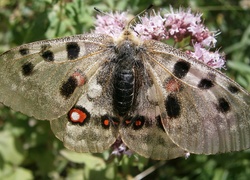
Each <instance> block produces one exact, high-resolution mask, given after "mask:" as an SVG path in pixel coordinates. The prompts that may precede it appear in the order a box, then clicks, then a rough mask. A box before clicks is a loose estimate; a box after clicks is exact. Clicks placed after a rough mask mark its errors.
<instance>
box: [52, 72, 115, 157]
mask: <svg viewBox="0 0 250 180" xmlns="http://www.w3.org/2000/svg"><path fill="white" fill-rule="evenodd" d="M100 69H102V68H101V67H100V68H99V69H98V70H97V71H96V73H95V74H94V75H93V76H92V77H91V78H90V79H89V81H88V89H86V93H84V94H82V96H81V97H80V98H79V100H78V101H77V103H76V104H75V106H74V107H73V108H72V109H71V110H70V111H69V112H68V114H67V115H64V116H62V117H60V118H59V119H56V120H52V121H50V124H51V128H52V131H53V132H54V134H55V135H56V137H57V138H58V139H60V140H61V141H62V142H63V143H64V146H65V147H67V148H68V149H70V150H73V151H76V152H92V153H98V152H103V151H104V150H107V149H108V148H110V146H111V145H112V144H113V143H114V142H115V140H116V138H117V136H118V125H119V121H118V119H116V118H114V116H113V114H112V112H113V107H112V102H110V101H112V99H111V98H110V97H109V94H108V93H106V91H107V90H108V89H106V88H109V86H104V84H105V83H108V81H109V79H108V78H107V76H105V75H106V74H105V73H104V74H103V72H100V71H101V70H100ZM97 76H99V77H97ZM104 77H106V78H105V79H106V81H105V82H104V84H102V85H101V84H100V83H99V82H100V79H101V80H103V78H104Z"/></svg>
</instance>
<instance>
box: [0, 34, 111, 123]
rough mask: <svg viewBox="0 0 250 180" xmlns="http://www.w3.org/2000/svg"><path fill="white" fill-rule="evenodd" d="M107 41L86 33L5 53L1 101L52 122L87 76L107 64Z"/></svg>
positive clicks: (0, 73)
mask: <svg viewBox="0 0 250 180" xmlns="http://www.w3.org/2000/svg"><path fill="white" fill-rule="evenodd" d="M110 42H112V38H110V37H109V36H105V35H93V34H92V35H91V34H86V35H78V36H71V37H67V38H61V39H55V40H48V41H39V42H35V43H30V44H26V45H22V46H20V47H17V48H14V49H12V50H9V51H7V52H5V53H4V54H2V55H1V56H0V60H1V61H0V76H1V79H0V83H1V86H0V92H1V94H0V101H1V102H3V103H4V104H5V105H7V106H10V107H12V108H13V109H15V110H17V111H20V112H22V113H24V114H27V115H29V116H34V117H35V118H37V119H48V120H51V119H55V118H58V117H60V116H62V115H64V114H66V112H67V111H68V110H69V109H70V108H71V107H72V106H73V105H74V104H75V102H76V101H77V99H78V98H79V96H80V95H81V93H82V92H83V89H84V85H85V83H86V82H87V80H88V77H91V76H92V75H93V73H94V72H95V70H96V69H97V68H99V67H100V65H101V64H102V63H103V62H104V61H106V56H107V55H108V52H107V51H105V49H104V47H106V45H107V44H109V43H110ZM104 44H105V45H104ZM105 52H106V54H105ZM100 53H101V55H99V54H100ZM97 58H98V61H96V59H97ZM94 62H95V63H94ZM6 94H8V95H6Z"/></svg>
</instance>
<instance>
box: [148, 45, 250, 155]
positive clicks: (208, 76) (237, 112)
mask: <svg viewBox="0 0 250 180" xmlns="http://www.w3.org/2000/svg"><path fill="white" fill-rule="evenodd" d="M145 48H146V49H147V55H148V56H150V60H151V61H150V63H151V65H152V66H153V67H154V71H155V72H156V74H157V75H156V77H159V79H160V81H155V84H158V87H159V91H158V93H159V94H162V95H163V96H164V98H163V99H160V98H158V102H159V107H160V111H161V118H162V123H163V127H164V129H165V130H166V132H167V134H168V135H169V137H170V139H171V140H173V142H174V143H176V144H177V145H178V146H180V147H181V148H184V149H185V150H187V151H189V152H192V153H198V154H214V153H222V152H230V151H238V150H243V149H247V148H249V147H250V141H249V135H250V106H249V105H250V95H249V93H247V92H246V91H244V90H243V89H242V88H241V87H240V86H239V85H238V84H236V83H235V82H233V81H232V80H230V79H229V78H227V77H226V76H224V75H223V74H222V73H220V72H218V71H216V70H214V69H212V68H210V67H208V66H207V65H205V64H203V63H201V62H198V61H196V60H194V59H192V58H190V57H188V56H187V55H185V54H184V53H182V52H180V51H178V50H176V49H174V48H172V47H169V46H167V45H165V44H162V43H160V42H156V41H149V42H146V43H145ZM169 74H170V75H171V76H170V77H169Z"/></svg>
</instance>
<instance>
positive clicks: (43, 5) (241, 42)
mask: <svg viewBox="0 0 250 180" xmlns="http://www.w3.org/2000/svg"><path fill="white" fill-rule="evenodd" d="M151 3H153V4H155V5H156V7H155V9H158V8H169V5H170V4H172V6H173V7H175V8H178V7H179V6H182V7H191V8H192V10H193V11H200V12H202V13H203V14H204V16H203V17H204V19H205V24H206V25H207V26H209V27H210V28H211V29H214V30H217V29H220V30H221V34H220V35H219V36H218V47H217V48H220V47H221V51H225V52H226V54H227V60H228V71H227V72H228V75H229V76H230V77H231V78H233V79H236V80H237V81H238V82H239V83H240V84H241V85H242V86H244V87H245V88H247V89H248V90H250V85H249V84H250V83H249V82H250V67H249V64H250V25H249V19H250V9H249V8H248V9H242V8H241V7H240V5H239V1H235V0H221V1H217V0H210V1H205V0H201V1H200V0H192V1H191V0H190V1H187V2H185V3H183V1H180V0H178V1H176V0H168V1H160V0H154V1H153V2H152V1H149V0H147V1H146V0H145V1H140V0H127V1H121V0H119V1H118V0H107V1H105V2H103V0H72V1H70V0H62V1H58V0H38V1H28V0H11V1H9V0H1V2H0V20H1V21H0V39H1V41H0V51H1V52H4V51H5V50H8V49H9V48H11V47H14V46H17V45H21V44H23V43H28V42H32V41H36V40H42V39H51V38H55V37H63V36H68V35H73V34H80V33H83V32H88V31H90V29H91V27H93V20H94V18H95V15H96V11H94V9H93V7H97V8H99V9H101V10H102V11H104V12H105V11H106V12H107V11H108V12H109V11H114V10H119V11H126V10H128V11H129V12H130V13H131V14H136V13H138V12H140V11H142V10H143V9H145V8H146V7H147V6H148V5H149V4H151ZM148 168H149V169H148ZM146 169H148V170H149V171H150V172H151V173H149V174H148V175H147V172H148V171H145V170H146ZM151 170H152V171H151ZM140 173H142V174H140ZM136 175H138V176H136ZM145 175H147V176H146V177H145V179H176V180H177V179H182V180H186V179H204V180H206V179H214V180H222V179H242V180H243V179H248V177H250V153H249V151H245V152H237V153H228V154H222V155H214V156H203V155H191V157H190V158H188V159H187V160H185V159H184V158H178V159H174V160H170V161H166V162H161V161H160V162H158V161H153V160H148V159H145V158H142V157H139V156H132V157H131V158H128V157H123V158H121V159H114V160H113V161H108V152H105V153H103V154H94V155H92V154H78V153H75V152H70V151H67V150H65V149H64V147H63V145H62V143H61V142H59V141H58V140H57V139H56V138H55V137H54V135H53V133H52V132H51V130H50V126H49V123H48V122H46V121H36V120H34V119H33V118H29V117H26V116H24V115H22V114H20V113H17V112H14V111H12V110H10V109H8V108H6V107H4V106H2V107H1V109H0V179H10V180H11V179H66V178H67V179H129V178H132V177H135V176H136V177H139V176H140V177H142V176H145Z"/></svg>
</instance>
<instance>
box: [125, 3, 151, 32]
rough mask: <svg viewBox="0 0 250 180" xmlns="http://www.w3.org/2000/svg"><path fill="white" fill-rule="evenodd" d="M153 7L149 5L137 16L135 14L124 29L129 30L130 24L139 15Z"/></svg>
mask: <svg viewBox="0 0 250 180" xmlns="http://www.w3.org/2000/svg"><path fill="white" fill-rule="evenodd" d="M153 6H154V5H152V4H150V5H149V6H148V7H147V8H146V9H144V10H143V11H142V12H140V13H139V14H137V15H136V16H135V17H134V18H132V19H131V20H130V21H129V22H128V23H127V25H126V26H125V29H129V27H130V25H131V23H132V22H133V21H134V20H135V19H136V18H138V17H139V16H140V15H141V14H143V13H145V12H146V11H148V10H150V9H151V8H152V7H153Z"/></svg>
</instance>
